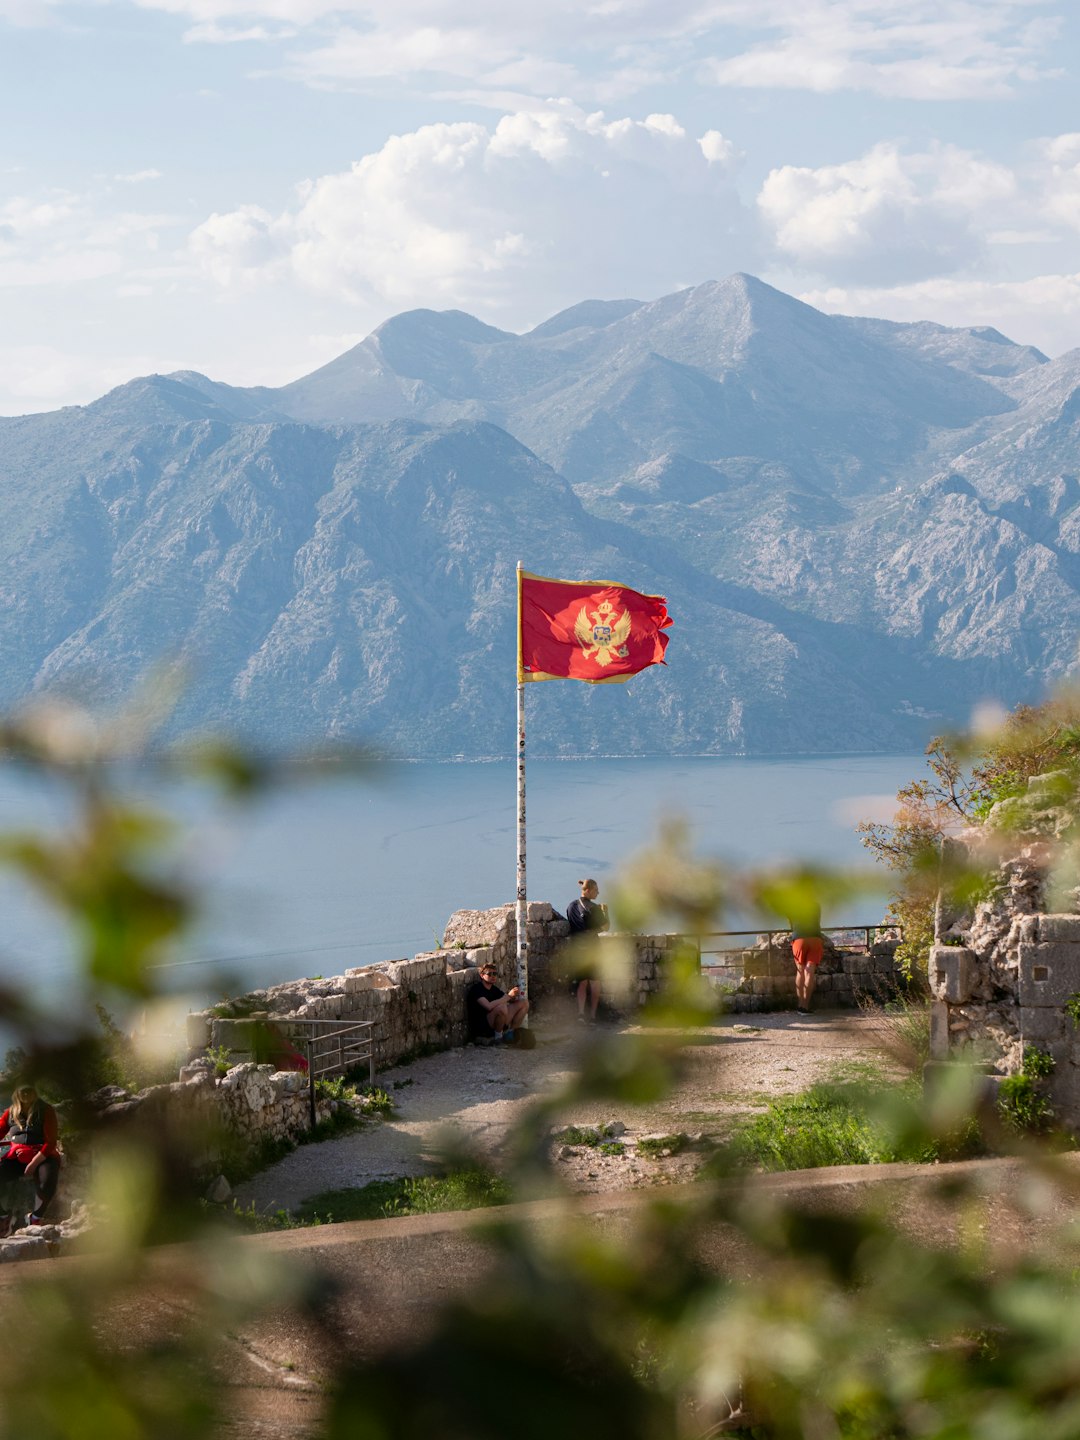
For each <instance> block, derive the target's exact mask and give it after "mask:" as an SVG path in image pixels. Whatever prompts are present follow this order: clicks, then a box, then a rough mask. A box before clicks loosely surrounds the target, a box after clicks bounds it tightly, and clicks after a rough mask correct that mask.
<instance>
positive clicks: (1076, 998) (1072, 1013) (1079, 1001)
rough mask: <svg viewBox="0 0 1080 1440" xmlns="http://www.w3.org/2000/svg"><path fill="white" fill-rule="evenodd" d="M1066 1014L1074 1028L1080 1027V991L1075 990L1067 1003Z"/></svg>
mask: <svg viewBox="0 0 1080 1440" xmlns="http://www.w3.org/2000/svg"><path fill="white" fill-rule="evenodd" d="M1065 1014H1066V1015H1068V1017H1069V1019H1070V1020H1071V1021H1072V1022H1073V1025H1074V1026H1080V990H1074V991H1073V993H1072V994H1071V995H1070V996H1069V998H1068V999H1067V1000H1066V1001H1065Z"/></svg>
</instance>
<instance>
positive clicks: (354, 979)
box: [345, 969, 394, 995]
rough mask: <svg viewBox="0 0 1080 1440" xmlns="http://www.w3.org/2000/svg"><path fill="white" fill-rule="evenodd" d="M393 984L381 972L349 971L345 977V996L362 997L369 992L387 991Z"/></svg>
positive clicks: (387, 976)
mask: <svg viewBox="0 0 1080 1440" xmlns="http://www.w3.org/2000/svg"><path fill="white" fill-rule="evenodd" d="M393 983H394V982H393V981H392V980H391V979H390V976H389V975H387V974H386V972H385V971H383V970H374V969H371V970H349V971H348V972H347V973H346V975H345V994H346V995H363V994H364V993H366V992H367V991H369V990H389V989H391V988H392V987H393Z"/></svg>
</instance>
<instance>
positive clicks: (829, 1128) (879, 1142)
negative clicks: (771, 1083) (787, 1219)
mask: <svg viewBox="0 0 1080 1440" xmlns="http://www.w3.org/2000/svg"><path fill="white" fill-rule="evenodd" d="M921 1095H922V1091H921V1086H920V1084H919V1082H918V1081H914V1080H908V1081H905V1082H904V1083H903V1084H900V1085H894V1086H891V1087H888V1088H887V1089H886V1088H882V1087H880V1086H872V1087H871V1086H866V1085H852V1084H836V1083H823V1084H817V1085H812V1086H811V1087H810V1088H809V1089H808V1090H805V1091H804V1092H803V1093H802V1094H801V1095H791V1096H784V1097H782V1098H779V1099H776V1100H773V1101H771V1102H770V1104H769V1108H768V1110H767V1111H766V1113H765V1114H764V1115H758V1116H756V1117H755V1118H754V1119H752V1120H748V1121H747V1122H746V1123H745V1124H743V1125H742V1126H741V1127H740V1128H739V1130H738V1131H737V1132H736V1134H735V1135H734V1136H733V1138H732V1140H731V1142H730V1143H729V1145H728V1146H726V1147H725V1150H724V1151H723V1152H722V1159H721V1161H720V1163H721V1164H726V1165H727V1166H730V1165H731V1164H732V1163H734V1164H735V1165H736V1166H740V1167H749V1168H751V1169H757V1170H816V1169H820V1168H822V1167H823V1166H827V1165H884V1164H889V1163H891V1162H893V1161H898V1160H906V1161H915V1162H920V1163H929V1162H931V1161H934V1160H959V1159H964V1158H967V1157H968V1156H971V1155H978V1154H982V1153H985V1147H984V1146H983V1143H982V1138H981V1135H980V1132H979V1128H978V1126H977V1124H976V1123H975V1122H974V1121H968V1122H967V1123H966V1124H964V1125H963V1126H962V1127H961V1129H960V1130H959V1131H958V1132H957V1133H956V1134H953V1135H947V1136H933V1135H929V1134H927V1132H926V1130H925V1128H924V1127H923V1126H922V1125H921V1124H920V1123H919V1122H918V1114H919V1107H920V1102H921Z"/></svg>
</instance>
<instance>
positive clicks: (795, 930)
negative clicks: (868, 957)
mask: <svg viewBox="0 0 1080 1440" xmlns="http://www.w3.org/2000/svg"><path fill="white" fill-rule="evenodd" d="M789 918H790V922H791V953H792V955H793V957H794V960H795V1000H796V1004H797V1006H798V1009H799V1013H800V1014H801V1015H806V1014H808V1013H809V1011H810V998H811V996H812V995H813V993H814V987H815V985H816V984H817V977H818V966H819V965H820V964H821V961H822V958H823V956H824V954H825V940H824V937H823V936H822V933H821V906H820V905H819V904H818V903H817V901H816V900H811V899H807V901H806V903H805V905H802V906H801V907H800V909H799V911H798V913H797V914H793V915H791V916H790V917H789Z"/></svg>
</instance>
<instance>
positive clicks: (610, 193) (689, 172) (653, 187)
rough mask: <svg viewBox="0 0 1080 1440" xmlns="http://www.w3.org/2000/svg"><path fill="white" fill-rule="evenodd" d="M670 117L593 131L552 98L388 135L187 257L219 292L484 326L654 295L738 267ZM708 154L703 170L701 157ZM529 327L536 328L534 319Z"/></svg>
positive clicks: (743, 240)
mask: <svg viewBox="0 0 1080 1440" xmlns="http://www.w3.org/2000/svg"><path fill="white" fill-rule="evenodd" d="M712 134H713V138H711V139H710V138H707V137H703V140H701V141H699V140H696V139H694V138H692V137H691V136H689V135H688V134H687V133H686V131H685V129H684V128H683V126H682V125H680V124H679V122H678V121H677V120H676V119H675V118H674V117H673V116H671V115H664V114H654V115H649V116H647V117H646V118H645V119H644V120H633V119H615V120H609V119H607V118H606V117H605V116H604V115H603V114H601V113H599V112H596V113H592V114H586V113H585V112H583V111H581V110H579V109H578V108H577V107H575V106H573V105H571V104H569V103H568V102H562V103H559V104H554V105H550V106H549V107H548V108H547V109H545V110H532V111H528V112H519V113H516V114H512V115H505V116H503V117H502V118H501V119H500V120H499V121H498V123H497V124H495V125H494V126H493V127H489V126H487V125H484V124H480V123H478V122H475V121H463V122H459V123H456V124H436V125H425V126H423V127H421V128H420V129H419V130H416V131H413V132H411V133H409V134H405V135H395V136H392V137H391V138H390V139H389V140H388V141H387V142H386V144H385V145H384V146H383V147H382V148H381V149H380V150H377V151H374V152H372V153H371V154H368V155H365V156H364V157H363V158H362V159H360V160H358V161H357V162H356V163H355V164H354V165H353V166H352V167H351V168H350V169H349V170H347V171H344V172H340V173H337V174H331V175H324V176H322V177H321V178H319V179H317V180H313V181H310V182H307V183H306V184H305V185H303V186H302V187H300V189H299V192H298V202H297V204H296V206H295V207H294V208H292V209H290V210H289V211H287V212H285V213H283V214H281V215H277V216H272V215H270V214H269V213H267V212H266V211H265V210H262V209H260V208H258V207H256V206H251V205H245V206H241V207H239V208H238V209H237V210H235V211H232V212H231V213H229V214H227V215H213V216H211V217H210V219H209V220H207V221H206V222H205V223H204V224H203V225H200V226H199V227H198V229H197V230H196V231H195V232H194V233H193V235H192V237H191V251H192V254H193V255H194V257H195V259H196V260H197V261H198V263H199V264H200V265H201V266H202V268H203V269H204V271H205V272H206V273H207V274H208V275H209V276H211V277H212V278H213V279H214V280H215V281H217V282H218V283H219V284H221V285H225V286H230V285H235V284H251V283H255V282H258V281H269V280H280V279H281V277H282V276H283V275H284V274H285V273H286V271H287V272H288V273H290V274H291V275H292V276H293V277H295V279H297V280H298V281H299V282H300V283H301V284H302V285H303V286H305V287H306V288H308V289H310V290H312V291H315V292H319V293H322V294H324V295H332V296H340V297H342V298H345V299H348V300H351V301H352V302H353V303H354V304H369V305H370V304H390V305H394V306H407V305H412V304H423V305H427V304H453V305H461V306H468V307H473V308H477V309H480V310H481V311H486V312H488V313H489V314H493V315H497V314H498V313H500V312H502V313H504V314H505V313H506V312H507V311H508V309H513V308H514V307H516V310H517V312H518V313H520V312H521V311H523V310H525V309H527V307H528V306H529V304H530V299H531V303H532V304H533V305H541V306H545V305H548V304H550V306H551V308H557V306H558V305H559V304H562V303H571V302H572V301H576V300H578V299H580V298H581V297H582V295H591V294H598V295H612V294H625V293H634V292H635V291H638V292H640V291H646V292H651V293H657V292H659V291H662V290H664V289H674V288H676V287H677V286H678V285H680V284H683V283H687V282H689V281H694V280H699V279H704V278H706V277H708V276H710V275H712V274H722V273H725V272H726V271H727V270H728V269H730V268H732V265H733V264H739V265H745V264H746V263H747V261H748V248H749V247H751V246H752V243H753V242H752V240H751V239H748V238H747V237H748V235H749V234H750V232H751V230H752V226H751V224H750V222H749V220H748V217H747V215H746V212H745V209H744V207H743V206H742V205H741V204H740V202H739V200H738V197H737V196H736V194H735V191H734V188H733V186H732V183H731V180H730V177H729V175H728V173H727V170H728V167H727V166H726V165H725V164H724V163H719V164H718V163H716V159H719V160H721V161H723V159H724V157H725V156H726V154H727V152H726V150H725V149H724V145H725V144H726V142H723V141H722V137H719V136H716V135H715V132H712ZM709 152H711V153H712V155H713V156H715V157H716V159H713V160H712V161H710V156H709ZM535 318H540V316H539V315H537V316H536V317H535Z"/></svg>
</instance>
